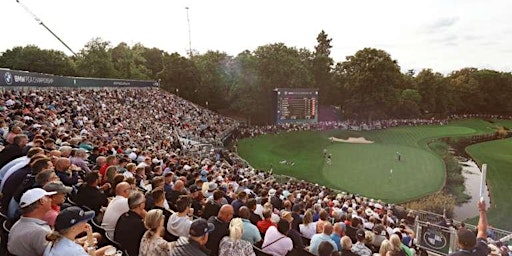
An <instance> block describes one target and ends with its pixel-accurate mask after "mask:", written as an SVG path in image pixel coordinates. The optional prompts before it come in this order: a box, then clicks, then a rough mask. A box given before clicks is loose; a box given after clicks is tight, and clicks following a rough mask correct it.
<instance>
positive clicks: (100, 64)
mask: <svg viewBox="0 0 512 256" xmlns="http://www.w3.org/2000/svg"><path fill="white" fill-rule="evenodd" d="M111 48H112V46H111V44H110V42H109V41H104V40H103V39H101V38H94V39H92V40H91V41H89V42H88V43H87V44H86V45H85V47H84V48H82V49H81V50H80V53H79V54H78V57H77V61H76V66H77V71H78V74H79V75H81V76H86V77H102V78H117V77H118V73H117V72H116V69H115V67H114V63H113V62H112V56H111V52H110V49H111Z"/></svg>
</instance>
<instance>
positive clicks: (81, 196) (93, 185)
mask: <svg viewBox="0 0 512 256" xmlns="http://www.w3.org/2000/svg"><path fill="white" fill-rule="evenodd" d="M99 182H100V174H99V173H98V172H97V171H93V172H90V173H87V174H86V175H85V178H84V183H83V184H82V185H81V186H80V187H78V191H77V193H76V198H73V199H74V200H76V203H77V204H78V205H80V206H82V205H85V206H87V207H89V208H90V209H91V210H93V211H94V212H95V214H96V216H98V214H99V213H100V209H101V207H102V206H105V207H106V206H107V205H108V200H107V196H106V195H105V193H103V191H102V190H106V189H108V188H109V187H110V184H109V183H105V185H103V186H102V187H101V188H98V184H99Z"/></svg>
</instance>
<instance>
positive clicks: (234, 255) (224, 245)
mask: <svg viewBox="0 0 512 256" xmlns="http://www.w3.org/2000/svg"><path fill="white" fill-rule="evenodd" d="M243 233H244V225H243V222H242V219H240V218H234V219H232V220H231V222H230V223H229V237H227V236H225V237H224V238H222V240H221V241H220V246H219V255H222V256H239V255H244V256H255V255H256V254H255V253H254V250H253V249H252V244H251V243H250V242H248V241H245V240H242V234H243Z"/></svg>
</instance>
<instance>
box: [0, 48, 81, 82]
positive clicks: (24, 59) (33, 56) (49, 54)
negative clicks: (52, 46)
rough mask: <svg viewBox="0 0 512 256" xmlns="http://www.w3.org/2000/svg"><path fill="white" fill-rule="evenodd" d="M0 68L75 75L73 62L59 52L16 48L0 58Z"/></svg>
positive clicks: (7, 51)
mask: <svg viewBox="0 0 512 256" xmlns="http://www.w3.org/2000/svg"><path fill="white" fill-rule="evenodd" d="M0 67H5V68H10V69H17V70H25V71H31V72H39V73H46V74H55V75H68V76H72V75H75V66H74V63H73V60H72V59H71V58H70V57H68V56H67V55H66V54H64V53H63V52H61V51H56V50H42V49H40V48H39V47H37V46H35V45H28V46H25V47H21V46H17V47H14V48H12V49H10V50H6V51H5V52H4V53H3V54H2V55H1V56H0Z"/></svg>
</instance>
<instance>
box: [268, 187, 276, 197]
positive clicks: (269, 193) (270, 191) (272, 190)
mask: <svg viewBox="0 0 512 256" xmlns="http://www.w3.org/2000/svg"><path fill="white" fill-rule="evenodd" d="M275 194H276V190H275V189H273V188H272V189H270V190H269V191H268V195H269V196H274V195H275Z"/></svg>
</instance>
